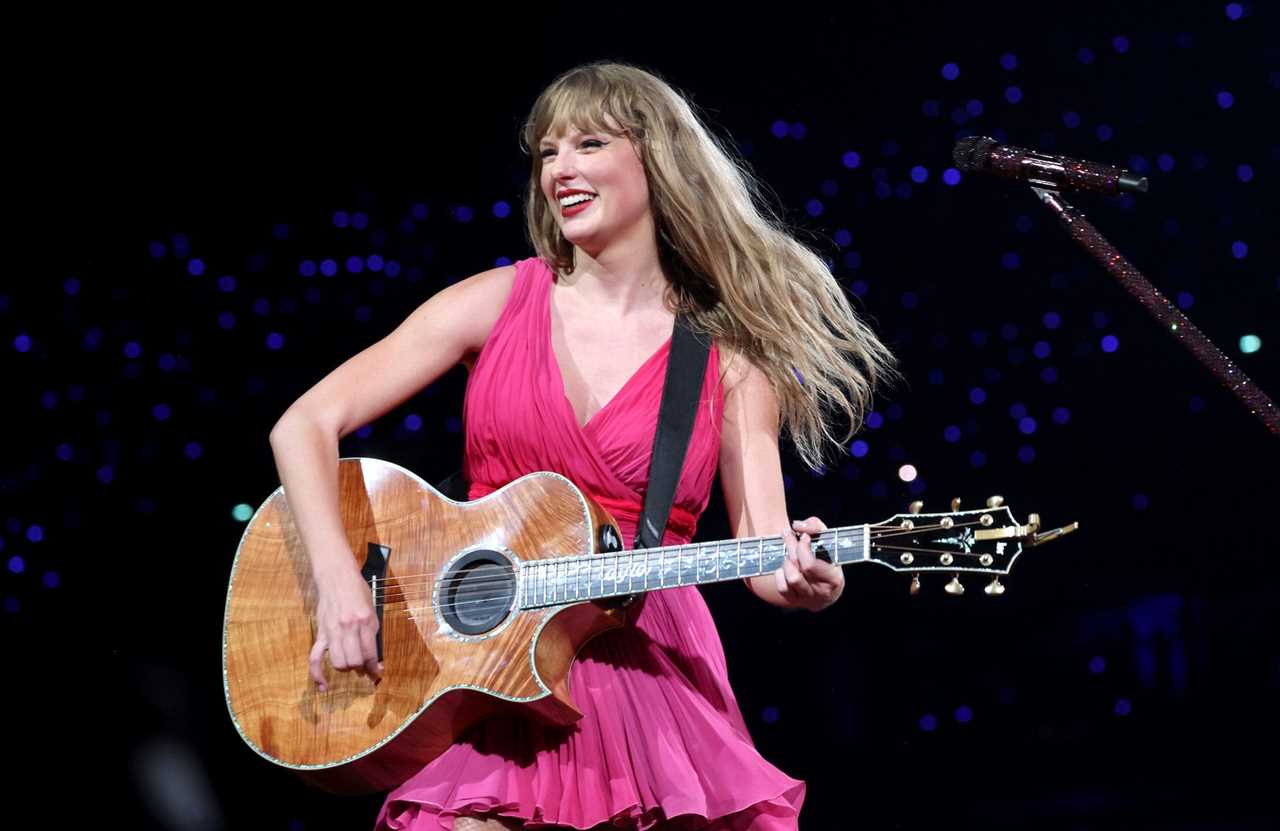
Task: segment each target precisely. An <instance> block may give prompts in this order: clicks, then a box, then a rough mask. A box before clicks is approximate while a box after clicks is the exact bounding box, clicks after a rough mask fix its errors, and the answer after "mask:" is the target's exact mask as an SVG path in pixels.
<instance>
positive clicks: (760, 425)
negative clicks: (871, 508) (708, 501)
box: [720, 352, 844, 611]
mask: <svg viewBox="0 0 1280 831" xmlns="http://www.w3.org/2000/svg"><path fill="white" fill-rule="evenodd" d="M722 354H723V355H725V359H726V362H727V365H728V367H729V370H728V372H727V374H726V377H725V384H726V389H725V396H724V425H723V428H722V431H721V436H720V483H721V487H722V488H723V490H724V501H725V507H726V509H727V510H728V513H729V527H730V528H731V529H732V531H733V534H734V536H735V537H754V536H772V535H774V534H781V535H782V537H783V540H784V542H785V544H786V548H787V557H786V558H785V560H784V561H783V566H782V568H779V569H778V570H777V571H776V572H774V573H773V574H771V575H764V574H762V575H759V576H756V577H750V578H748V579H747V581H746V582H747V586H748V587H749V588H750V589H751V591H752V592H753V593H755V595H756V596H757V597H759V598H760V599H762V600H764V601H766V602H768V603H772V604H773V605H775V606H782V607H787V608H804V609H810V610H812V611H818V610H819V609H824V608H826V607H827V606H829V605H831V604H832V603H834V602H835V601H836V600H837V599H838V598H839V597H840V594H841V592H842V591H844V571H843V570H842V569H841V568H840V567H839V566H835V565H832V564H830V563H827V562H824V561H823V560H819V559H817V558H816V557H814V556H813V552H812V550H811V548H810V545H809V535H810V534H815V533H818V532H819V531H823V530H826V526H825V525H824V524H823V523H822V520H820V519H818V518H817V517H809V518H808V519H806V520H803V521H797V522H795V523H791V522H788V520H787V500H786V495H785V492H784V491H783V487H782V460H781V457H780V454H779V451H778V432H779V423H780V415H779V407H778V399H777V396H776V395H775V394H774V392H773V387H772V385H771V384H770V383H769V380H768V378H766V377H765V375H764V373H763V372H761V371H760V370H759V369H758V368H757V367H756V366H754V365H753V364H751V363H750V362H749V361H747V360H745V359H743V358H741V357H737V356H735V357H729V356H728V354H727V352H725V353H722ZM795 532H800V533H801V536H800V538H799V539H797V538H796V536H795Z"/></svg>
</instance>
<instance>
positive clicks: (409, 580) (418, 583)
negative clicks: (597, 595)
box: [375, 522, 981, 599]
mask: <svg viewBox="0 0 1280 831" xmlns="http://www.w3.org/2000/svg"><path fill="white" fill-rule="evenodd" d="M980 524H981V523H980V522H971V523H957V524H955V525H953V526H952V528H964V527H970V526H973V525H980ZM942 528H943V526H942V525H940V524H939V525H930V526H921V527H919V528H911V529H903V528H900V527H898V526H869V529H870V530H871V531H872V532H875V531H879V532H881V533H878V534H875V533H873V534H872V535H871V540H872V541H874V540H877V539H882V538H884V537H897V536H904V535H911V534H919V533H922V532H927V531H934V530H939V529H942ZM827 536H830V537H832V538H833V539H832V541H834V538H835V536H836V535H835V533H834V532H831V531H824V532H821V533H820V534H819V535H817V536H815V537H814V538H813V540H812V541H811V543H810V544H811V545H813V544H819V545H825V544H827V543H828V540H827V539H826V537H827ZM755 539H758V540H767V542H764V543H763V544H762V545H760V547H759V554H758V556H760V557H764V556H766V555H768V556H772V555H774V554H776V553H778V551H780V550H784V549H785V546H784V545H783V544H782V538H781V537H758V538H755ZM700 545H705V544H698V543H694V544H692V545H690V546H688V547H692V548H697V547H699V546H700ZM715 545H716V546H717V549H718V548H719V547H720V545H722V544H715ZM880 547H881V548H890V549H891V550H895V551H896V550H915V551H928V550H930V549H900V548H896V547H893V548H891V547H889V546H884V545H881V546H880ZM673 548H674V547H673ZM680 548H681V549H683V548H684V546H682V547H680ZM650 550H651V551H664V554H663V561H662V562H663V565H665V561H666V558H667V557H668V556H669V555H670V554H671V553H673V551H672V549H650ZM638 551H639V549H635V550H634V551H622V552H616V555H617V556H620V557H623V556H626V557H632V558H633V559H638V554H636V553H635V552H638ZM674 553H675V554H676V561H677V562H682V561H683V560H684V559H685V558H686V555H684V554H683V553H682V552H681V551H675V552H674ZM941 553H958V554H961V555H963V554H965V553H966V552H941ZM608 556H611V555H610V554H595V555H588V557H586V558H581V559H578V558H574V559H570V558H562V559H553V560H532V561H527V562H526V567H529V566H531V565H534V564H544V567H545V568H550V569H554V568H556V567H557V565H558V564H560V563H580V564H587V565H588V568H594V566H595V563H596V562H597V561H601V560H602V558H604V557H608ZM971 556H972V555H971ZM693 557H694V559H695V560H697V561H699V562H701V560H702V558H701V552H695V554H694V555H693ZM709 559H710V560H712V561H718V560H719V556H718V554H717V556H715V557H712V558H709ZM494 570H496V571H497V574H498V575H500V576H495V577H486V578H482V579H479V580H476V579H472V580H471V582H470V584H469V585H470V586H476V587H478V586H484V585H494V586H497V585H502V584H504V583H506V582H508V578H509V577H510V575H511V574H514V573H515V569H514V568H513V567H511V566H509V565H503V566H496V567H495V569H490V571H491V572H492V571H494ZM651 570H652V568H651V566H649V565H647V564H646V570H645V573H646V574H648V573H649V572H650V571H651ZM681 571H683V569H681ZM751 576H755V575H751ZM467 579H468V577H467V576H466V575H459V576H453V577H445V578H442V579H440V580H439V583H440V588H441V589H442V590H448V588H449V587H450V585H451V584H452V583H454V582H456V581H462V580H467ZM573 579H576V578H571V579H570V580H569V581H568V582H570V583H572V582H573ZM624 579H627V578H625V577H616V578H614V581H613V582H620V581H621V580H624ZM730 579H733V578H730ZM385 582H386V584H393V585H388V586H387V587H386V588H383V589H379V590H378V591H380V592H383V597H384V599H385V596H386V595H385V593H386V592H389V591H393V590H396V591H401V592H403V591H405V590H411V591H413V590H419V589H429V588H430V587H431V586H432V585H433V583H435V582H436V576H435V575H432V574H430V573H422V574H407V575H399V576H396V577H393V578H387V579H386V581H385ZM376 597H377V595H376V594H375V598H376Z"/></svg>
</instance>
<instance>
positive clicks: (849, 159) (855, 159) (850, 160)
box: [841, 150, 862, 170]
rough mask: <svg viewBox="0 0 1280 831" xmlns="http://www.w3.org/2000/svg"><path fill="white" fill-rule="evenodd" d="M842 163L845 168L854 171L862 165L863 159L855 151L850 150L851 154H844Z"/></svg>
mask: <svg viewBox="0 0 1280 831" xmlns="http://www.w3.org/2000/svg"><path fill="white" fill-rule="evenodd" d="M841 162H842V163H843V164H844V166H845V167H847V168H849V169H850V170H852V169H854V168H856V167H857V166H858V165H860V164H862V157H861V156H859V155H858V154H857V153H855V152H854V151H852V150H850V151H849V152H847V153H845V154H844V156H843V158H842V159H841Z"/></svg>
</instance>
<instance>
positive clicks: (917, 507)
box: [907, 499, 924, 514]
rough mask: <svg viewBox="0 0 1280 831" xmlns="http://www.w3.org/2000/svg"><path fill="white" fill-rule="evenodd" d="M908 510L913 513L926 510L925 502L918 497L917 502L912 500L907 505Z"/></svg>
mask: <svg viewBox="0 0 1280 831" xmlns="http://www.w3.org/2000/svg"><path fill="white" fill-rule="evenodd" d="M907 510H908V511H910V512H911V513H913V514H918V513H920V512H921V511H923V510H924V503H923V502H921V501H920V500H919V499H917V500H916V501H915V502H912V503H911V504H910V505H908V506H907Z"/></svg>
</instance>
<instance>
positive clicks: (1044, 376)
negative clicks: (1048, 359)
mask: <svg viewBox="0 0 1280 831" xmlns="http://www.w3.org/2000/svg"><path fill="white" fill-rule="evenodd" d="M1040 380H1041V381H1043V382H1044V383H1046V384H1056V383H1058V370H1056V369H1054V368H1053V367H1051V366H1047V367H1045V368H1044V369H1042V370H1040Z"/></svg>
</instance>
